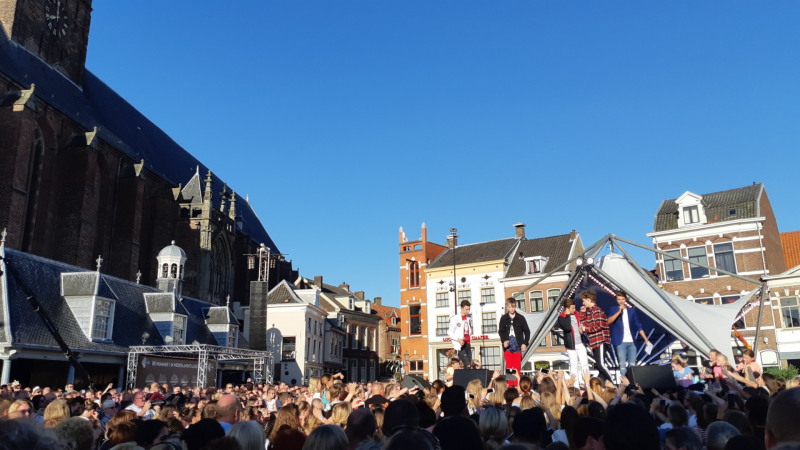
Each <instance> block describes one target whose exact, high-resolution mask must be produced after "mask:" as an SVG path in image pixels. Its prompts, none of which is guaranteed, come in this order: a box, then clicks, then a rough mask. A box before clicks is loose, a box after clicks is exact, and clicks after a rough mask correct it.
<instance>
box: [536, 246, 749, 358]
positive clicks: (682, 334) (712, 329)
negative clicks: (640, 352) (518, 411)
mask: <svg viewBox="0 0 800 450" xmlns="http://www.w3.org/2000/svg"><path fill="white" fill-rule="evenodd" d="M633 264H636V263H635V262H631V261H629V260H628V259H627V258H625V257H624V256H622V255H620V254H617V253H610V254H608V255H606V256H603V257H602V258H599V259H598V260H597V261H595V266H588V267H583V268H581V269H578V270H579V271H585V272H586V273H588V274H593V275H595V276H598V278H604V279H606V280H607V281H608V282H610V283H611V284H613V285H615V286H617V287H618V288H621V289H622V290H623V291H625V292H627V293H628V299H629V302H630V303H631V304H632V305H634V306H635V307H636V308H639V309H640V310H641V311H642V313H643V314H646V315H648V316H649V317H651V318H652V319H653V320H654V321H655V322H657V323H658V324H659V325H661V326H662V327H664V328H665V329H666V330H667V331H668V332H669V333H671V334H672V335H674V336H675V337H676V338H677V339H680V340H681V341H683V342H685V343H686V344H687V345H689V346H690V347H692V348H694V350H695V351H697V352H698V353H701V354H703V355H707V354H708V352H709V351H710V350H711V349H716V350H718V351H720V352H721V353H722V354H724V355H725V356H727V357H728V360H729V361H731V362H733V361H734V359H733V352H732V346H731V326H732V325H733V323H734V321H735V319H736V316H737V315H738V314H739V312H740V311H741V310H742V308H743V307H744V305H746V304H747V303H748V302H749V301H750V300H751V299H752V298H753V296H754V295H756V294H758V293H759V292H760V291H761V287H757V288H755V289H753V290H752V291H750V292H748V293H746V294H745V295H743V296H742V297H741V298H740V299H738V300H736V301H735V302H733V303H730V304H726V305H713V306H712V305H701V304H697V303H694V302H692V301H689V300H686V299H683V298H681V297H678V296H677V295H673V294H670V293H669V292H666V291H664V290H662V289H660V288H658V287H656V286H655V285H654V284H653V283H650V282H648V280H646V279H645V278H644V277H643V275H642V273H641V272H640V271H638V270H637V268H636V267H634V266H633ZM578 275H580V273H574V274H573V277H572V278H571V279H573V278H575V277H576V276H578ZM567 287H568V288H569V283H568V286H567ZM571 294H572V292H567V291H566V290H565V291H564V292H563V293H562V297H561V299H560V300H561V301H562V302H563V300H564V299H565V298H567V297H568V296H570V295H571ZM560 304H561V303H559V305H551V308H550V310H549V311H547V312H544V313H529V314H523V315H524V316H525V318H526V320H527V321H528V326H529V328H530V329H531V334H532V336H531V343H530V345H529V346H528V349H527V351H526V352H525V354H524V355H523V359H522V361H523V363H524V362H526V361H528V360H529V359H530V358H531V357H532V356H533V354H534V350H535V349H536V348H537V346H538V345H539V343H540V342H541V341H542V339H544V338H545V336H547V334H548V333H550V331H551V329H552V328H553V326H554V324H555V322H556V319H557V316H558V313H559V311H560Z"/></svg>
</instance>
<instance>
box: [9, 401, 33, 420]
mask: <svg viewBox="0 0 800 450" xmlns="http://www.w3.org/2000/svg"><path fill="white" fill-rule="evenodd" d="M35 414H36V411H34V409H33V403H31V402H30V401H28V400H24V399H17V400H14V403H12V404H11V406H9V407H8V418H9V419H26V420H33V418H34V416H35Z"/></svg>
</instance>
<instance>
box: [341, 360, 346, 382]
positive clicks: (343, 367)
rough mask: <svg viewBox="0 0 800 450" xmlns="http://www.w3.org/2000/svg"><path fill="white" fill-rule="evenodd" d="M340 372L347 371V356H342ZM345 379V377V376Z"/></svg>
mask: <svg viewBox="0 0 800 450" xmlns="http://www.w3.org/2000/svg"><path fill="white" fill-rule="evenodd" d="M342 372H344V373H345V374H346V373H347V358H342ZM345 379H347V377H345Z"/></svg>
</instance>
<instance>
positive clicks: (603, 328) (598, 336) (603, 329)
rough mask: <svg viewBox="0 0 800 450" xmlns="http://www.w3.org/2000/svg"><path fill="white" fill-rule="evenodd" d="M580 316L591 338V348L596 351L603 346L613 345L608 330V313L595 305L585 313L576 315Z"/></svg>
mask: <svg viewBox="0 0 800 450" xmlns="http://www.w3.org/2000/svg"><path fill="white" fill-rule="evenodd" d="M576 315H577V316H580V318H581V321H582V322H583V326H585V327H586V335H587V336H589V348H591V349H596V348H597V347H600V345H601V344H606V345H609V344H610V343H611V332H610V331H609V329H608V318H607V317H606V313H605V312H603V310H602V309H601V308H600V307H599V306H597V305H594V306H592V307H591V308H587V309H586V311H585V312H581V313H580V314H576Z"/></svg>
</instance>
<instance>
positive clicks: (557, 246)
mask: <svg viewBox="0 0 800 450" xmlns="http://www.w3.org/2000/svg"><path fill="white" fill-rule="evenodd" d="M569 237H570V235H569V233H567V234H562V235H559V236H549V237H543V238H536V239H527V240H524V241H521V242H520V243H519V247H518V248H517V250H516V255H514V257H513V258H511V264H510V265H509V266H508V271H507V272H506V277H508V278H511V277H520V276H523V275H526V274H525V261H524V260H520V259H519V258H518V257H517V256H518V255H519V254H520V252H521V253H522V255H523V257H526V258H527V257H530V256H544V257H545V258H549V260H548V261H547V266H545V270H546V271H547V272H549V271H551V270H553V269H555V268H556V267H558V266H560V265H564V263H565V262H567V261H568V260H569V251H570V249H571V248H572V241H571V240H570V238H569Z"/></svg>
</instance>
